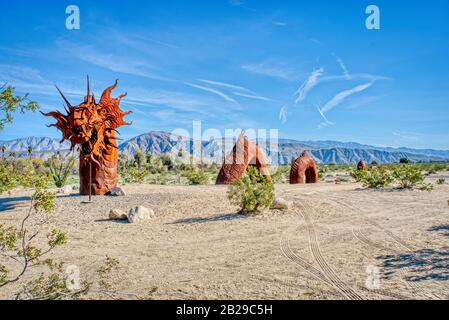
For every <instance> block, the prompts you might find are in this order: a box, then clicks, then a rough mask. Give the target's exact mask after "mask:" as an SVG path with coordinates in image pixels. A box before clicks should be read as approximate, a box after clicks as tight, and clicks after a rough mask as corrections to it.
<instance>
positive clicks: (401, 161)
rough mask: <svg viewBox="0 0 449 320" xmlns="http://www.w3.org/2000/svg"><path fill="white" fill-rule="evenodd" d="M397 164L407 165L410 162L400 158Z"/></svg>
mask: <svg viewBox="0 0 449 320" xmlns="http://www.w3.org/2000/svg"><path fill="white" fill-rule="evenodd" d="M399 163H401V164H407V163H410V160H409V159H407V158H401V159H399Z"/></svg>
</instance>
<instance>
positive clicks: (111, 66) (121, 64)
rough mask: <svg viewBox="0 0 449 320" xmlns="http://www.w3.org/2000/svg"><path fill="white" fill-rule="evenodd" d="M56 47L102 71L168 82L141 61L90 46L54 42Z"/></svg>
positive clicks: (145, 62) (62, 41)
mask: <svg viewBox="0 0 449 320" xmlns="http://www.w3.org/2000/svg"><path fill="white" fill-rule="evenodd" d="M56 45H57V46H58V47H59V48H60V49H62V50H64V51H66V52H67V53H69V54H71V55H73V56H74V57H76V58H78V59H80V60H82V61H85V62H88V63H90V64H93V65H96V66H99V67H102V68H104V69H108V70H111V71H114V72H120V73H124V74H130V75H134V76H140V77H144V78H150V79H157V80H169V79H167V78H164V77H161V76H159V75H156V74H155V72H154V70H153V67H152V66H151V65H149V64H148V63H147V61H145V60H142V59H137V58H130V57H126V58H125V57H122V56H120V55H114V54H111V53H104V52H100V51H98V49H97V48H96V47H94V46H92V45H78V44H75V43H72V42H69V41H65V40H58V41H56Z"/></svg>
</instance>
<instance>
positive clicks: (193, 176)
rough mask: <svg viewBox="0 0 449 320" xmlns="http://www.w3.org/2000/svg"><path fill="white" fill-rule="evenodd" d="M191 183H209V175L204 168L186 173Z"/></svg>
mask: <svg viewBox="0 0 449 320" xmlns="http://www.w3.org/2000/svg"><path fill="white" fill-rule="evenodd" d="M184 176H185V177H186V178H187V181H188V182H189V184H196V185H197V184H207V183H208V182H209V177H208V176H207V174H206V173H205V172H204V171H202V170H198V169H196V170H189V171H186V172H185V173H184Z"/></svg>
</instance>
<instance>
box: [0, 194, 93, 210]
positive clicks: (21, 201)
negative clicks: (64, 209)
mask: <svg viewBox="0 0 449 320" xmlns="http://www.w3.org/2000/svg"><path fill="white" fill-rule="evenodd" d="M75 197H79V198H81V197H82V196H80V195H79V194H78V193H72V194H64V195H56V198H57V199H59V198H75ZM86 197H87V196H86ZM30 200H31V197H10V198H0V212H5V211H9V210H14V209H16V208H26V207H29V206H30V204H29V202H28V201H30Z"/></svg>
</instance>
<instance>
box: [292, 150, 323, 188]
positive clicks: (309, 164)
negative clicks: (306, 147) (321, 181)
mask: <svg viewBox="0 0 449 320" xmlns="http://www.w3.org/2000/svg"><path fill="white" fill-rule="evenodd" d="M316 182H318V170H317V168H316V165H315V161H313V159H312V157H311V156H309V154H308V153H307V151H304V152H303V153H302V154H301V155H300V156H299V158H298V159H296V160H293V161H292V165H291V169H290V184H303V183H316Z"/></svg>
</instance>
